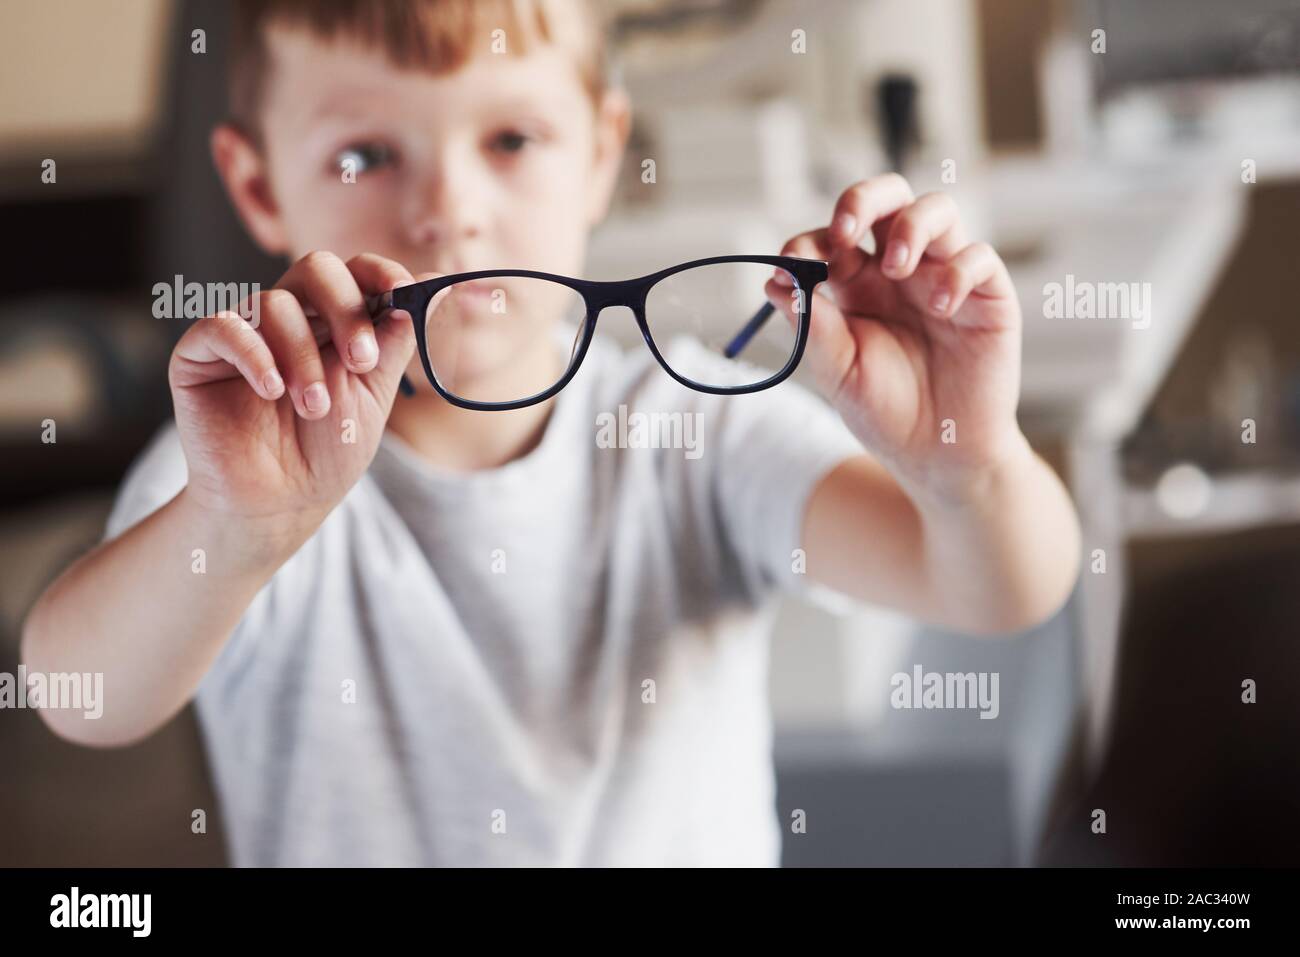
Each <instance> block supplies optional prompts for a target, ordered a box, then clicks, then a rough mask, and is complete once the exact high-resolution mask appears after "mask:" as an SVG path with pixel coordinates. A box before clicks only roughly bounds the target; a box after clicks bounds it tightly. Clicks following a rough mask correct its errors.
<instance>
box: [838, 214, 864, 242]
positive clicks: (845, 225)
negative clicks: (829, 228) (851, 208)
mask: <svg viewBox="0 0 1300 957" xmlns="http://www.w3.org/2000/svg"><path fill="white" fill-rule="evenodd" d="M835 229H836V230H837V231H838V232H839V234H840V235H841V236H843V237H844V238H845V239H849V238H850V237H852V236H853V234H854V233H855V232H857V229H858V218H857V217H856V216H854V215H853V214H852V213H840V214H839V216H837V217H836V218H835Z"/></svg>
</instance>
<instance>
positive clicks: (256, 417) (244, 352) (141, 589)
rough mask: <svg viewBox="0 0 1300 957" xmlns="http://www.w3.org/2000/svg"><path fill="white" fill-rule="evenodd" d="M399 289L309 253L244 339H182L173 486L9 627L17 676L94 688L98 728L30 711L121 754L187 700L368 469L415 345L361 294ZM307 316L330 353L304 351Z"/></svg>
mask: <svg viewBox="0 0 1300 957" xmlns="http://www.w3.org/2000/svg"><path fill="white" fill-rule="evenodd" d="M412 281H413V277H412V276H411V274H410V273H409V272H407V270H406V269H405V268H404V267H402V266H401V265H399V264H397V263H394V262H391V261H389V260H385V259H382V258H381V257H378V256H373V255H368V254H363V255H361V256H357V257H354V258H353V259H350V260H348V261H347V262H346V263H345V262H343V261H342V260H341V259H339V258H338V257H337V256H334V255H332V254H329V253H325V252H316V253H311V254H308V255H307V256H304V257H303V258H302V259H300V260H299V261H298V262H297V263H295V264H294V265H293V266H292V267H291V268H290V269H289V271H288V272H286V273H285V275H284V276H283V277H282V278H281V280H280V282H279V283H278V284H277V287H276V288H275V289H271V290H266V291H263V292H261V293H260V294H259V298H258V300H257V302H256V304H255V305H256V306H257V309H258V312H257V315H258V316H259V318H260V322H259V324H258V325H257V326H256V328H254V326H252V325H250V324H249V323H248V322H247V321H245V320H244V319H243V318H241V317H240V316H238V315H235V314H233V313H220V314H217V315H215V316H209V317H208V318H205V319H200V320H199V321H198V322H196V323H195V324H194V325H192V326H191V327H190V328H189V329H188V330H187V331H186V333H185V335H183V336H182V337H181V339H180V341H179V342H178V343H177V344H176V348H175V350H174V351H173V353H172V358H171V363H170V365H169V367H168V379H169V383H170V385H171V393H172V404H173V407H174V408H175V412H176V428H177V434H178V437H179V440H180V445H181V448H182V450H183V452H184V456H185V467H186V483H185V486H184V489H183V490H182V491H181V492H180V493H179V494H177V495H176V496H175V497H174V498H173V499H172V500H171V501H170V502H168V503H167V504H166V505H164V506H163V507H161V508H159V509H157V510H156V511H155V512H153V514H151V515H149V516H148V517H147V518H146V519H144V520H143V521H141V522H140V523H139V524H137V525H135V526H133V527H132V528H130V529H128V530H127V531H126V532H124V533H123V534H121V535H120V536H118V537H117V538H115V539H113V540H112V541H110V542H107V543H106V544H104V545H102V546H100V547H99V548H98V549H96V550H95V551H94V552H92V553H90V554H89V555H87V556H86V557H85V558H83V559H81V561H79V562H77V563H76V565H74V566H73V567H72V568H70V569H69V570H68V571H66V572H64V573H63V575H62V576H60V578H59V579H58V580H57V581H55V582H54V584H53V585H51V586H50V587H49V589H47V590H46V592H45V594H44V595H42V596H41V598H40V600H39V601H38V602H37V604H36V606H35V608H33V610H32V612H31V614H30V615H29V617H28V620H27V622H26V624H25V627H24V630H23V639H22V656H23V661H24V663H25V664H27V665H28V667H29V668H31V669H32V670H33V671H37V672H81V673H86V672H90V673H92V674H93V673H102V674H103V675H104V697H105V699H106V700H105V703H104V708H103V715H102V716H101V717H100V718H98V719H88V718H84V717H82V716H81V714H80V713H79V712H76V713H73V712H67V713H64V712H61V711H57V710H43V711H42V714H43V716H44V717H45V719H46V722H47V723H48V724H49V725H50V726H51V727H52V728H53V729H54V730H55V731H56V732H58V733H59V734H62V735H63V736H65V737H67V738H69V739H71V740H73V741H78V742H81V743H85V744H94V745H121V744H128V743H130V742H132V741H135V740H137V739H139V738H142V737H144V736H145V735H147V734H149V733H150V732H152V731H154V730H155V729H156V728H158V727H159V726H160V725H162V724H163V723H164V722H165V721H166V720H167V719H168V718H170V717H171V716H172V715H173V714H175V713H176V711H177V710H179V709H180V708H181V707H182V706H183V705H184V704H185V702H187V701H188V700H189V699H190V697H191V696H192V695H193V694H194V692H195V690H196V689H197V688H198V685H199V682H200V680H201V679H202V677H203V675H204V673H205V672H206V671H207V669H208V668H209V666H211V664H212V663H213V661H214V660H215V659H216V656H217V653H218V652H219V651H220V650H221V647H222V645H223V643H224V642H225V640H226V638H227V637H228V636H229V635H230V633H231V632H232V631H233V629H234V628H235V625H236V624H237V623H238V622H239V620H240V618H241V617H242V616H243V614H244V612H245V611H246V610H247V609H248V607H249V606H250V605H251V604H252V602H253V599H254V598H255V597H256V595H257V593H258V591H259V590H260V589H261V588H262V586H263V585H265V584H266V583H267V581H269V580H270V578H271V576H272V575H273V574H274V573H275V571H276V569H277V568H279V567H280V566H281V565H282V564H283V563H284V562H285V561H286V560H287V559H288V557H289V556H290V555H292V554H293V553H294V551H296V550H297V549H298V548H299V547H300V546H301V545H302V544H303V543H304V542H306V541H307V539H308V538H310V537H311V535H312V534H313V533H314V532H315V531H316V529H317V528H318V527H319V526H320V524H321V522H323V521H324V520H325V517H326V516H327V515H328V514H329V512H330V511H331V510H332V509H333V508H334V507H335V505H337V504H338V503H339V502H340V501H342V499H343V496H344V495H346V494H347V491H348V490H349V489H350V488H351V487H352V486H353V485H354V484H355V483H356V481H357V479H358V478H360V476H361V475H362V473H363V472H364V471H365V470H366V467H367V466H368V465H369V464H370V460H371V459H372V458H373V457H374V454H375V450H376V449H377V448H378V446H379V440H380V437H381V436H382V435H383V431H384V425H385V423H386V422H387V420H388V413H389V410H390V409H391V408H392V403H393V399H394V397H395V395H396V393H397V388H398V383H399V380H400V379H401V376H402V374H403V372H405V370H406V367H407V365H408V364H409V362H410V360H411V357H412V355H413V354H414V352H415V333H414V327H413V325H412V321H411V316H410V315H408V314H407V313H406V312H404V311H401V310H394V311H390V312H388V313H385V314H384V317H383V318H382V319H381V320H380V321H379V322H378V323H373V322H372V321H371V317H370V316H369V314H368V312H367V311H366V306H365V302H366V297H367V296H369V295H375V294H378V293H381V292H383V291H386V290H389V289H393V288H396V287H397V286H400V285H403V284H406V283H410V282H412ZM308 307H310V308H311V309H313V310H314V311H315V313H316V315H317V316H318V317H325V321H326V323H327V324H328V325H329V327H330V330H331V335H332V340H331V342H328V343H326V344H325V345H323V346H322V345H319V344H318V343H317V340H316V336H315V333H314V331H313V328H312V325H311V323H310V322H309V319H308V316H307V312H306V310H307V308H308ZM358 343H360V344H362V345H363V347H364V346H368V348H361V349H356V348H354V347H355V346H356V345H357V344H358ZM349 434H350V435H351V436H352V437H353V439H354V440H351V441H350V440H348V439H345V438H344V436H345V435H349ZM196 547H201V548H203V549H204V552H205V553H206V556H205V570H204V573H203V574H201V575H200V574H195V573H194V572H193V570H192V567H191V562H192V557H191V556H192V554H193V550H194V549H195V548H196Z"/></svg>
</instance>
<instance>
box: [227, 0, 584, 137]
mask: <svg viewBox="0 0 1300 957" xmlns="http://www.w3.org/2000/svg"><path fill="white" fill-rule="evenodd" d="M272 24H277V25H286V26H292V27H301V28H305V29H307V30H310V31H311V32H312V33H313V34H314V35H316V36H318V37H320V38H322V39H325V40H331V39H335V38H336V37H338V36H340V35H346V36H350V37H352V38H355V39H357V40H359V41H361V42H362V43H365V44H368V45H372V46H377V47H379V48H380V49H381V50H383V52H384V53H385V54H386V55H387V57H388V59H389V60H390V62H392V63H393V65H394V66H397V67H399V68H414V69H424V70H428V71H429V72H432V73H435V74H436V73H448V72H452V71H454V70H456V69H459V68H460V67H461V66H462V65H464V63H465V62H466V61H467V60H469V59H470V58H471V57H472V56H473V55H474V54H475V53H476V52H478V51H480V50H481V51H487V50H489V49H491V44H492V42H493V38H494V36H496V34H494V32H493V31H495V30H504V31H505V36H506V37H508V43H507V45H506V52H507V53H508V54H510V55H522V54H526V53H528V52H529V51H531V50H532V49H534V47H535V46H539V45H544V44H554V45H556V46H559V47H562V48H566V49H568V50H570V51H571V52H572V53H573V55H574V58H575V62H576V64H577V67H578V73H579V76H580V78H581V80H582V83H583V86H584V87H585V88H586V90H587V93H588V95H589V96H590V97H591V99H592V102H593V103H598V102H599V100H600V98H601V96H602V95H603V93H604V92H605V90H606V88H607V86H608V84H609V75H608V71H609V65H608V60H607V49H606V42H605V30H604V25H603V22H602V20H601V16H600V14H599V12H598V11H597V10H596V9H595V4H593V3H590V2H588V0H236V3H235V4H234V29H233V40H232V44H231V59H230V90H229V92H230V114H231V118H232V119H233V120H234V121H235V122H236V123H238V124H239V125H240V126H241V127H243V128H244V129H245V130H246V131H247V132H249V133H250V134H252V135H256V134H257V131H258V115H259V110H260V108H261V96H262V88H263V86H264V84H265V80H266V75H267V68H268V66H269V57H268V53H267V49H266V43H265V35H266V28H267V27H268V26H270V25H272Z"/></svg>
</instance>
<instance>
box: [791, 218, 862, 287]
mask: <svg viewBox="0 0 1300 957" xmlns="http://www.w3.org/2000/svg"><path fill="white" fill-rule="evenodd" d="M859 252H861V250H859ZM831 254H832V247H831V242H830V234H829V231H828V230H825V229H813V230H809V231H808V232H806V233H800V234H799V235H798V236H795V237H794V238H792V239H791V240H790V241H789V242H787V243H786V244H785V245H784V246H782V247H781V255H782V256H798V257H800V258H802V259H824V260H830V258H831ZM772 280H773V281H774V282H776V283H777V285H780V286H784V287H785V288H787V289H789V288H790V287H792V286H793V285H794V277H792V276H791V275H790V274H789V273H788V272H786V271H785V270H784V269H782V268H781V267H780V266H778V267H776V269H775V270H773V273H772Z"/></svg>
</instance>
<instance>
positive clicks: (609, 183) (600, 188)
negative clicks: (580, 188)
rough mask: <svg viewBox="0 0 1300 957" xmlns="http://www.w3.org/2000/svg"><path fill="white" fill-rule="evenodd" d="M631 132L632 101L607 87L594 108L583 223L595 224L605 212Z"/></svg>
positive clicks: (621, 92)
mask: <svg viewBox="0 0 1300 957" xmlns="http://www.w3.org/2000/svg"><path fill="white" fill-rule="evenodd" d="M631 131H632V101H631V100H630V99H629V98H628V95H627V93H626V92H624V91H623V90H622V89H619V88H617V87H615V88H613V89H610V90H607V91H606V92H605V95H604V97H602V99H601V103H600V107H599V109H598V110H597V111H596V156H595V162H594V164H593V166H592V187H591V191H590V193H589V194H588V195H589V197H590V201H589V208H588V210H587V225H588V226H595V225H596V224H597V223H599V222H600V221H601V220H602V219H604V218H605V214H606V213H608V212H609V204H610V200H611V199H612V198H613V196H614V184H615V182H616V181H617V178H618V169H619V166H620V165H622V162H623V153H624V152H625V151H626V150H627V138H628V135H629V134H630V133H631Z"/></svg>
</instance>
